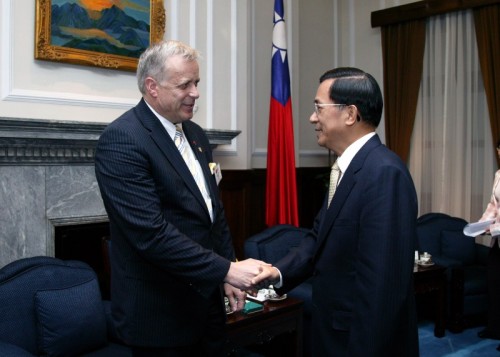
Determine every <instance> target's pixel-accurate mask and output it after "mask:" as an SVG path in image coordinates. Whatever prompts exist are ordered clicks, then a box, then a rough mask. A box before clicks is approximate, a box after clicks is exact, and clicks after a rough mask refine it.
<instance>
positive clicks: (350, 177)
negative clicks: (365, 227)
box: [316, 135, 382, 252]
mask: <svg viewBox="0 0 500 357" xmlns="http://www.w3.org/2000/svg"><path fill="white" fill-rule="evenodd" d="M381 144H382V143H381V142H380V139H379V137H378V135H375V136H373V137H372V138H370V140H368V142H367V143H366V144H365V145H364V146H363V147H362V148H361V149H360V150H359V151H358V152H357V153H356V155H355V156H354V158H353V159H352V161H351V163H350V164H349V166H348V167H347V170H346V172H345V173H344V174H343V176H342V180H340V183H339V186H338V187H337V190H336V191H335V196H334V198H333V200H332V202H331V204H330V207H328V208H327V204H328V203H327V200H326V199H325V202H324V204H323V212H322V215H323V217H322V218H323V219H322V220H321V224H320V226H319V229H318V244H317V245H316V252H318V251H319V249H320V248H321V247H322V246H323V243H324V241H325V239H326V238H327V237H328V236H329V233H330V231H331V229H332V226H333V225H334V223H335V220H336V219H337V216H338V215H339V213H340V211H341V210H342V207H343V206H344V204H345V202H346V200H347V198H348V197H349V193H350V192H351V191H352V189H353V188H354V187H355V186H356V183H357V180H358V176H357V173H358V171H359V170H360V169H361V168H362V167H363V164H364V162H365V159H366V157H367V155H368V154H369V153H370V152H371V151H372V150H373V149H374V148H375V147H377V146H379V145H381Z"/></svg>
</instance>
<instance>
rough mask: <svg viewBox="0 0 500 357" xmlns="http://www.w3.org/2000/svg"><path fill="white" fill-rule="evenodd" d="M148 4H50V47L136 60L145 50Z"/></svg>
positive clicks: (85, 0) (93, 0) (123, 0)
mask: <svg viewBox="0 0 500 357" xmlns="http://www.w3.org/2000/svg"><path fill="white" fill-rule="evenodd" d="M150 13H151V3H150V0H52V3H51V9H50V14H51V20H50V43H51V45H52V46H60V47H67V48H73V49H77V50H85V51H93V52H100V53H105V54H111V55H118V56H126V57H131V58H139V56H140V55H141V53H142V52H143V51H144V50H145V49H146V48H147V47H148V46H149V43H150V33H151V22H150Z"/></svg>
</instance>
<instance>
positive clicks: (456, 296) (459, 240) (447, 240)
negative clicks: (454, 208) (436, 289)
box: [417, 213, 489, 332]
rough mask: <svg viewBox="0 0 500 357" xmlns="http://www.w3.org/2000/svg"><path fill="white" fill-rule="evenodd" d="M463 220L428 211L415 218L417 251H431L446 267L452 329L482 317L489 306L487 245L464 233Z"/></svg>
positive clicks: (453, 330)
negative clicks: (477, 242)
mask: <svg viewBox="0 0 500 357" xmlns="http://www.w3.org/2000/svg"><path fill="white" fill-rule="evenodd" d="M466 224H467V221H465V220H464V219H462V218H458V217H451V216H449V215H447V214H444V213H427V214H424V215H422V216H421V217H419V218H418V221H417V236H418V250H419V253H420V254H421V253H423V252H428V253H430V254H432V259H433V261H434V262H435V263H436V264H438V265H441V266H444V267H446V268H447V271H446V274H447V280H448V302H449V309H448V329H449V330H450V331H452V332H460V331H462V330H463V329H464V328H465V327H467V326H469V325H471V324H472V323H473V322H478V321H481V320H482V319H483V318H484V317H485V315H486V313H487V307H488V299H487V274H486V272H487V256H488V252H489V248H488V247H485V246H484V245H481V244H476V242H475V239H474V238H473V237H468V236H465V235H464V234H463V228H464V227H465V225H466Z"/></svg>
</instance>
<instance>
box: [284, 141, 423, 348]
mask: <svg viewBox="0 0 500 357" xmlns="http://www.w3.org/2000/svg"><path fill="white" fill-rule="evenodd" d="M417 214H418V213H417V198H416V193H415V188H414V185H413V181H412V178H411V176H410V174H409V172H408V170H407V168H406V166H405V165H404V163H403V162H401V160H400V159H399V157H397V156H396V155H395V154H394V153H393V152H391V151H390V150H389V149H387V148H386V147H385V146H384V145H382V144H381V142H380V140H379V138H378V136H376V135H375V136H374V137H372V138H371V139H370V140H369V141H368V142H367V143H366V144H365V145H364V146H363V147H362V148H361V150H360V151H359V152H358V153H357V154H356V155H355V157H354V158H353V160H352V161H351V163H350V165H349V167H348V168H347V170H346V172H345V173H344V174H343V177H342V179H341V181H340V183H339V186H338V187H337V190H336V192H335V196H334V197H333V200H332V203H331V205H330V207H329V208H328V207H327V203H326V200H325V203H324V205H323V208H322V209H321V211H320V212H319V214H318V216H317V218H316V220H315V223H314V227H313V229H312V231H311V232H310V233H309V234H308V235H307V236H306V238H305V239H304V241H303V242H302V244H301V246H300V247H299V249H297V250H295V251H294V252H292V253H291V254H289V255H288V256H286V257H285V258H284V259H283V260H281V261H280V262H278V263H276V266H277V267H278V269H280V271H281V273H282V275H283V284H284V287H283V289H282V290H280V292H285V291H288V290H290V289H291V288H293V287H294V286H296V285H297V284H299V283H300V282H302V281H303V280H304V279H306V278H308V277H310V276H311V275H312V276H313V277H314V278H313V296H312V300H313V307H312V310H313V311H312V320H313V330H314V332H313V339H315V341H313V346H314V348H315V354H314V355H315V356H316V355H317V356H330V355H332V356H360V357H364V356H370V357H377V356H381V357H382V356H394V357H396V356H405V357H408V356H418V353H419V352H418V333H417V321H416V311H415V302H414V292H413V264H414V251H415V249H416V219H417Z"/></svg>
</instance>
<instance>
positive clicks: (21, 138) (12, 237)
mask: <svg viewBox="0 0 500 357" xmlns="http://www.w3.org/2000/svg"><path fill="white" fill-rule="evenodd" d="M105 126H106V124H103V123H83V122H70V121H65V122H63V121H45V120H35V119H18V118H5V117H4V118H2V117H0V202H1V203H2V210H0V267H2V266H4V265H5V264H8V263H9V262H11V261H14V260H16V259H19V258H23V257H29V256H36V255H48V256H54V232H55V227H57V226H64V225H76V224H86V223H98V222H106V221H107V216H106V212H105V210H104V206H103V204H102V200H101V196H100V193H99V188H98V186H97V182H96V179H95V175H94V153H95V147H96V144H97V140H98V139H99V136H100V133H101V132H102V130H103V129H104V128H105ZM205 132H206V133H207V136H208V138H209V141H210V144H211V145H212V146H214V147H215V146H217V145H222V144H230V143H231V140H232V139H233V138H235V137H236V136H237V135H238V134H239V133H240V131H235V130H213V129H210V130H206V131H205Z"/></svg>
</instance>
